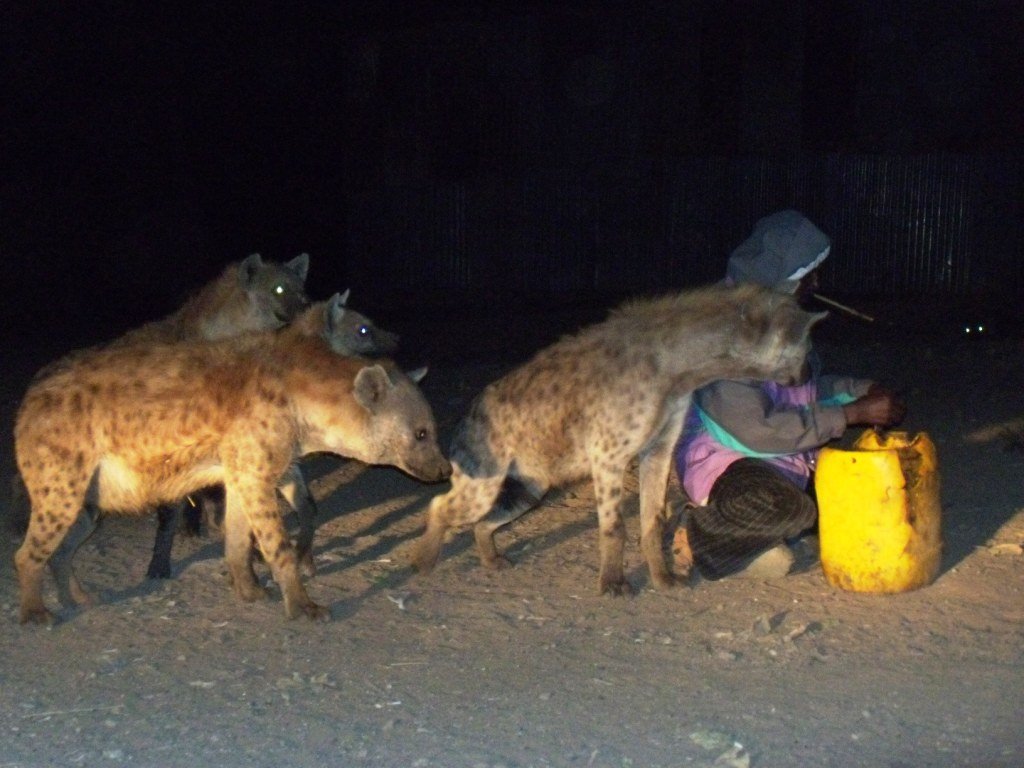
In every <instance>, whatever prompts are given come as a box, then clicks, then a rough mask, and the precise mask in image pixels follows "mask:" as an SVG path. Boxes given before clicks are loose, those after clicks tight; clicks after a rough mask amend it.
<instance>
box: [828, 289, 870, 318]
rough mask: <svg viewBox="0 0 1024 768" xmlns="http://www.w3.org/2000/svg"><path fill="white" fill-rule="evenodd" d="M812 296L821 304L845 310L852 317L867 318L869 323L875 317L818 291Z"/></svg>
mask: <svg viewBox="0 0 1024 768" xmlns="http://www.w3.org/2000/svg"><path fill="white" fill-rule="evenodd" d="M813 296H814V298H816V299H817V300H818V301H820V302H821V303H822V304H828V305H829V306H830V307H835V308H836V309H838V310H841V311H843V312H846V313H847V314H850V315H853V316H854V317H859V318H860V319H861V320H867V321H868V322H869V323H873V322H875V318H873V317H871V315H865V314H864V313H863V312H858V311H857V310H856V309H854V308H853V307H848V306H846V305H845V304H840V303H839V302H838V301H833V300H832V299H830V298H828V297H827V296H822V295H821V294H820V293H815V294H813Z"/></svg>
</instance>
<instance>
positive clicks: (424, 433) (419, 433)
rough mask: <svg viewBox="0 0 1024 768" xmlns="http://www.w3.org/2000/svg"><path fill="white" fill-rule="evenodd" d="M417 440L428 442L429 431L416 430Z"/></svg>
mask: <svg viewBox="0 0 1024 768" xmlns="http://www.w3.org/2000/svg"><path fill="white" fill-rule="evenodd" d="M416 439H417V440H426V439H427V430H425V429H417V430H416Z"/></svg>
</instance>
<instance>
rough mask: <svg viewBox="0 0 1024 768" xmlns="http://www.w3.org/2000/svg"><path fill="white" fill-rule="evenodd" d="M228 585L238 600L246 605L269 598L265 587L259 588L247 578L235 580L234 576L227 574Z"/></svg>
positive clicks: (253, 581) (258, 585)
mask: <svg viewBox="0 0 1024 768" xmlns="http://www.w3.org/2000/svg"><path fill="white" fill-rule="evenodd" d="M228 584H230V585H231V589H232V590H234V593H235V594H236V595H238V597H239V599H241V600H243V601H244V602H246V603H253V602H256V601H257V600H266V599H267V598H268V597H270V592H269V591H268V590H267V588H266V587H263V586H260V584H258V583H257V582H256V581H255V580H254V579H250V578H248V577H242V578H240V579H236V578H235V577H234V574H232V573H231V572H228Z"/></svg>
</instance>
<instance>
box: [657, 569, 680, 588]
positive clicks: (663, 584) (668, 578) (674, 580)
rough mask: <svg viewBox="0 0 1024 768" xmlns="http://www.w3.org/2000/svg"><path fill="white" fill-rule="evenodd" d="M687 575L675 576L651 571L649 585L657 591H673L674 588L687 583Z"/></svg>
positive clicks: (665, 572) (664, 572) (666, 572)
mask: <svg viewBox="0 0 1024 768" xmlns="http://www.w3.org/2000/svg"><path fill="white" fill-rule="evenodd" d="M688 579H689V573H686V574H675V573H669V572H668V571H667V570H665V571H652V572H651V583H652V584H654V586H655V587H656V588H657V589H674V588H675V587H679V586H682V585H684V584H686V583H687V582H688Z"/></svg>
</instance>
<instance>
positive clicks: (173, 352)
mask: <svg viewBox="0 0 1024 768" xmlns="http://www.w3.org/2000/svg"><path fill="white" fill-rule="evenodd" d="M424 372H425V371H422V370H421V371H417V372H415V373H414V374H410V375H406V374H404V373H402V372H401V371H400V370H399V369H398V368H397V367H396V366H395V365H394V364H393V363H391V362H389V361H386V360H381V361H368V360H365V359H361V358H346V357H341V356H339V355H337V354H336V353H335V352H334V351H333V350H331V349H330V347H329V346H328V345H327V344H326V343H325V342H324V341H323V339H319V338H307V337H298V338H296V337H294V336H288V335H283V334H277V333H272V332H268V333H264V334H262V338H261V339H260V343H258V344H239V343H238V341H237V340H230V339H229V340H225V341H221V342H180V343H177V344H146V345H115V346H112V347H109V348H105V349H100V350H94V351H91V352H89V353H87V354H83V355H81V356H79V357H78V358H77V359H76V360H74V361H73V362H70V363H68V364H67V365H65V366H62V367H61V368H60V369H59V370H55V371H52V372H51V373H50V374H49V375H47V376H45V377H41V378H40V379H37V380H36V381H34V382H33V383H32V384H31V385H30V387H29V390H28V392H27V393H26V395H25V397H24V399H23V400H22V403H21V405H20V406H19V409H18V413H17V416H16V421H15V429H14V438H15V455H16V459H17V463H18V469H19V470H20V472H21V475H22V477H23V479H24V481H25V487H26V489H27V491H28V495H29V499H30V501H31V505H32V511H31V516H30V519H29V526H28V532H27V534H26V536H25V541H24V543H23V544H22V546H21V547H20V548H19V549H18V551H17V553H16V555H15V565H16V568H17V572H18V581H19V584H20V588H21V610H20V620H21V621H22V622H23V623H24V622H27V621H34V622H45V621H49V620H51V618H52V617H51V614H50V613H49V611H48V610H47V609H46V607H45V606H44V604H43V600H42V576H43V570H44V566H45V565H46V563H47V561H48V560H49V559H50V556H51V554H53V552H54V550H55V549H56V548H57V547H58V545H59V544H60V542H61V539H62V538H63V537H64V536H65V534H66V533H67V530H68V527H69V526H70V525H71V524H72V522H73V521H74V520H75V518H76V517H77V516H78V514H79V510H80V509H81V508H82V506H83V505H84V504H92V505H94V506H96V507H97V508H100V509H103V510H105V511H108V512H111V513H117V512H122V513H128V514H132V513H137V512H139V511H140V510H145V509H147V508H149V507H151V506H152V505H155V504H160V503H167V502H170V501H173V500H175V499H179V498H181V497H183V496H185V495H186V494H189V493H191V492H193V491H195V490H197V489H199V488H204V487H207V486H210V485H215V484H218V483H223V484H224V486H225V497H226V512H225V519H224V531H225V555H226V560H227V564H228V568H229V572H230V575H231V580H232V584H233V587H234V590H235V592H236V593H237V594H238V595H239V596H240V597H241V598H243V599H245V600H253V599H256V598H258V597H260V596H262V595H263V594H264V593H263V590H262V589H261V588H260V586H259V584H258V582H257V581H256V577H255V573H254V571H253V568H252V558H251V551H250V536H252V535H254V536H255V539H256V541H257V543H258V545H259V549H260V551H261V553H262V554H263V556H264V559H265V560H266V561H267V563H268V564H269V566H270V569H271V572H272V575H273V578H274V581H276V582H277V584H278V585H279V586H280V588H281V590H282V594H283V597H284V605H285V612H286V614H287V615H288V616H289V617H294V616H297V615H298V614H300V613H304V614H306V615H307V616H309V617H311V618H325V617H326V616H327V611H326V610H325V609H324V608H322V607H321V606H319V605H317V604H316V603H314V602H313V601H312V600H310V598H309V596H308V595H307V593H306V590H305V588H304V587H303V585H302V583H301V582H300V580H299V574H298V566H297V561H296V557H295V550H294V547H293V545H292V543H291V541H290V539H289V537H288V535H287V532H286V531H285V529H284V523H283V520H282V518H281V515H280V512H279V509H278V503H277V498H276V491H277V488H278V486H279V485H280V484H281V482H282V478H284V477H285V476H286V475H287V473H288V470H289V467H291V466H292V465H293V464H294V463H295V462H296V461H297V460H298V459H299V458H300V457H301V456H304V455H306V454H308V453H312V452H330V453H335V454H338V455H340V456H346V457H351V458H356V459H360V460H362V461H365V462H367V463H370V464H391V465H394V466H396V467H398V468H400V469H402V470H404V471H406V472H408V473H409V474H411V475H413V476H414V477H417V478H419V479H421V480H424V481H429V482H433V481H438V480H441V479H444V478H445V477H447V476H448V474H449V473H450V471H451V467H450V465H449V463H448V461H447V460H446V459H445V458H444V456H443V455H442V454H441V451H440V449H439V448H438V446H437V439H436V427H435V423H434V418H433V415H432V413H431V410H430V407H429V405H428V404H427V402H426V400H425V399H424V397H423V395H422V394H421V393H420V391H419V389H418V388H417V387H416V381H418V380H419V379H420V378H421V377H422V374H423V373H424ZM60 567H61V568H64V569H66V573H63V574H61V573H57V574H55V575H56V577H57V583H58V586H60V584H61V583H62V582H64V583H66V584H68V585H69V586H68V589H69V595H67V597H68V598H70V599H71V600H73V601H75V602H79V603H88V602H89V601H90V597H89V595H88V593H86V592H85V591H84V590H83V589H82V588H81V586H80V585H79V584H78V582H77V580H76V579H75V577H74V574H73V573H72V572H71V558H70V557H69V558H66V559H65V560H64V562H63V564H62V565H61V566H60ZM62 597H64V596H62Z"/></svg>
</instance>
